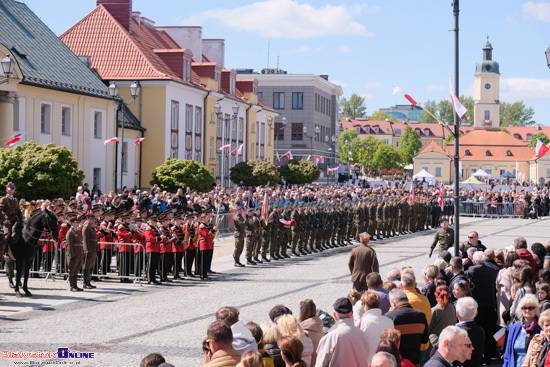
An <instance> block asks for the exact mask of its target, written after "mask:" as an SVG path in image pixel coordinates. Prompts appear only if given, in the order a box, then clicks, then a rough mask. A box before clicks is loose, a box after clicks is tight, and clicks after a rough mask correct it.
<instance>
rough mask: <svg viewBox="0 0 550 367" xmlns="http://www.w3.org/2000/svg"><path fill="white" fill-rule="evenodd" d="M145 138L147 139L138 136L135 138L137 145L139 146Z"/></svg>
mask: <svg viewBox="0 0 550 367" xmlns="http://www.w3.org/2000/svg"><path fill="white" fill-rule="evenodd" d="M143 140H145V138H137V139H136V140H135V142H136V147H137V146H139V144H140V143H141V142H142V141H143Z"/></svg>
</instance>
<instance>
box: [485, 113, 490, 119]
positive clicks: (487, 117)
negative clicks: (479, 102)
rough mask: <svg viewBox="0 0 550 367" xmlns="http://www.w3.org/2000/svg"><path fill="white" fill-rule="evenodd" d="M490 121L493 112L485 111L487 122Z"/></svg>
mask: <svg viewBox="0 0 550 367" xmlns="http://www.w3.org/2000/svg"><path fill="white" fill-rule="evenodd" d="M489 120H491V112H490V111H485V121H489Z"/></svg>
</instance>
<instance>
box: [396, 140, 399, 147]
mask: <svg viewBox="0 0 550 367" xmlns="http://www.w3.org/2000/svg"><path fill="white" fill-rule="evenodd" d="M395 147H396V148H399V140H398V141H396V142H395Z"/></svg>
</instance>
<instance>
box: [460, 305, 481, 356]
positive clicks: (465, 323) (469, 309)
mask: <svg viewBox="0 0 550 367" xmlns="http://www.w3.org/2000/svg"><path fill="white" fill-rule="evenodd" d="M476 315H477V302H476V301H475V299H473V298H472V297H462V298H461V299H459V300H458V301H457V303H456V317H457V318H458V324H456V326H458V327H459V328H461V329H464V330H466V332H467V333H468V337H469V338H470V340H471V341H472V347H473V348H474V349H473V353H472V357H471V358H470V359H469V360H468V361H466V362H464V363H463V367H475V366H481V356H482V355H483V348H484V346H485V331H484V330H483V329H482V328H481V327H479V326H477V325H476V323H475V321H474V318H475V317H476Z"/></svg>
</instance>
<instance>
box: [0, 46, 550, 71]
mask: <svg viewBox="0 0 550 367" xmlns="http://www.w3.org/2000/svg"><path fill="white" fill-rule="evenodd" d="M544 54H545V55H546V63H547V64H548V68H550V47H548V48H547V49H546V52H545V53H544ZM2 66H3V65H2Z"/></svg>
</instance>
